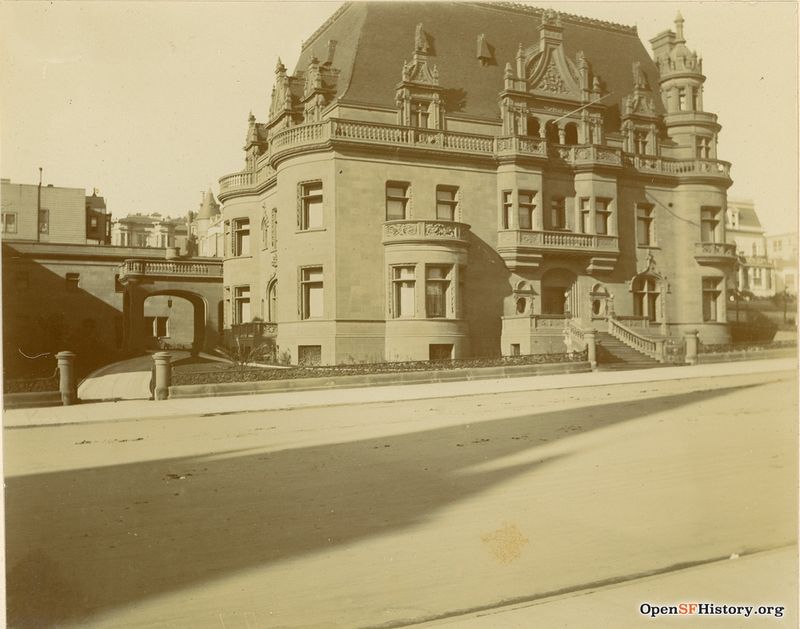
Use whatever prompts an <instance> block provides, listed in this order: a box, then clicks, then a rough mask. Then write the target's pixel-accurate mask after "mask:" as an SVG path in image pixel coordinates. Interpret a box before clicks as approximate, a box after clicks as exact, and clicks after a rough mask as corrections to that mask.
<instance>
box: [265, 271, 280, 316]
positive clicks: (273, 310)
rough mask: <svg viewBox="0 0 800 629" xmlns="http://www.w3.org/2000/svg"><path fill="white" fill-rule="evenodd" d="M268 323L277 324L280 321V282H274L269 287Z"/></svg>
mask: <svg viewBox="0 0 800 629" xmlns="http://www.w3.org/2000/svg"><path fill="white" fill-rule="evenodd" d="M267 308H268V310H267V321H269V322H270V323H277V321H278V281H277V280H273V281H272V282H270V283H269V286H268V287H267Z"/></svg>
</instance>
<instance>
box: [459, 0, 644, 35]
mask: <svg viewBox="0 0 800 629" xmlns="http://www.w3.org/2000/svg"><path fill="white" fill-rule="evenodd" d="M469 4H473V5H478V6H483V7H489V8H498V9H504V10H506V11H509V10H510V11H515V12H521V13H528V14H532V15H541V14H543V13H544V12H545V11H546V10H547V9H542V8H541V7H535V6H532V5H530V4H522V3H521V2H504V1H501V2H470V3H469ZM556 13H557V14H558V16H559V17H561V18H562V19H565V20H566V21H567V22H572V23H575V24H583V25H586V26H594V27H597V28H603V29H605V30H609V31H621V32H623V33H627V34H629V35H638V33H639V31H638V29H637V27H636V25H635V24H634V25H633V26H628V25H626V24H619V23H617V22H609V21H608V20H600V19H597V18H593V17H586V16H583V15H576V14H574V13H564V12H562V11H556Z"/></svg>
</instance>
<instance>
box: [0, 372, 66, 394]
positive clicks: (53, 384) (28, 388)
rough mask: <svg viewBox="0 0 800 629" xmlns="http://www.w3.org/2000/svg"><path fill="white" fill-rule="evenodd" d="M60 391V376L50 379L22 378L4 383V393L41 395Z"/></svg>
mask: <svg viewBox="0 0 800 629" xmlns="http://www.w3.org/2000/svg"><path fill="white" fill-rule="evenodd" d="M45 391H58V376H57V375H55V376H50V377H49V378H24V379H23V378H20V379H14V380H6V381H4V382H3V392H4V393H41V392H45Z"/></svg>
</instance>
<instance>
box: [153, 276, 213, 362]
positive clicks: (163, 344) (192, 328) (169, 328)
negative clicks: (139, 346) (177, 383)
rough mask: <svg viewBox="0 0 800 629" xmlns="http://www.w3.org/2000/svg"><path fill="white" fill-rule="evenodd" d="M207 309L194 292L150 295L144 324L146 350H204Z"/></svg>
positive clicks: (169, 292) (167, 291) (170, 291)
mask: <svg viewBox="0 0 800 629" xmlns="http://www.w3.org/2000/svg"><path fill="white" fill-rule="evenodd" d="M206 309H207V307H206V303H205V300H204V299H203V298H202V297H200V296H199V295H196V294H194V293H189V292H186V291H177V290H176V291H172V290H164V291H157V292H153V293H148V294H147V295H146V296H145V298H144V304H143V318H142V322H141V325H142V328H141V335H142V339H143V341H144V347H145V348H146V349H186V350H191V351H192V352H198V351H200V350H202V349H203V348H204V345H205V342H206V319H207V316H206ZM212 333H213V330H212Z"/></svg>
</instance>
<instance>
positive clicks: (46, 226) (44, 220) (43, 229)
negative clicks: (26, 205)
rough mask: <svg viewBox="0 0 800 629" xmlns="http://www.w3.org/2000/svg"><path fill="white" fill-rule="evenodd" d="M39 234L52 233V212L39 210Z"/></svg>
mask: <svg viewBox="0 0 800 629" xmlns="http://www.w3.org/2000/svg"><path fill="white" fill-rule="evenodd" d="M39 233H40V234H49V233H50V210H39Z"/></svg>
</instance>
